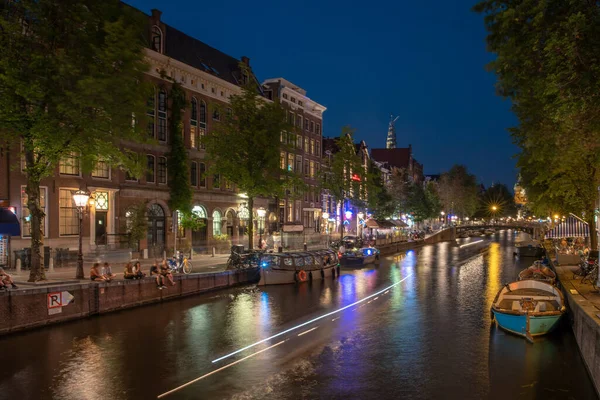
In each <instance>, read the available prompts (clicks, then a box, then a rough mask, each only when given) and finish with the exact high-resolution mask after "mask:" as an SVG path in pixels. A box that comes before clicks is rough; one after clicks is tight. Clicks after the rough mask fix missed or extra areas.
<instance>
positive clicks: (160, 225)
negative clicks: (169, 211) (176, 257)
mask: <svg viewBox="0 0 600 400" xmlns="http://www.w3.org/2000/svg"><path fill="white" fill-rule="evenodd" d="M146 238H147V240H148V253H150V256H151V257H162V253H163V251H164V249H165V211H164V210H163V208H162V207H161V206H160V205H159V204H156V203H154V204H150V206H149V207H148V233H147V236H146Z"/></svg>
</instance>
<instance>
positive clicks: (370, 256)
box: [340, 247, 380, 267]
mask: <svg viewBox="0 0 600 400" xmlns="http://www.w3.org/2000/svg"><path fill="white" fill-rule="evenodd" d="M379 256H380V252H379V250H378V249H376V248H375V247H363V248H360V249H351V250H346V252H345V253H344V254H341V255H340V264H341V265H342V266H345V267H360V266H363V265H366V264H372V263H374V262H376V261H379Z"/></svg>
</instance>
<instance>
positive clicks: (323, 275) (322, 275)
mask: <svg viewBox="0 0 600 400" xmlns="http://www.w3.org/2000/svg"><path fill="white" fill-rule="evenodd" d="M321 279H325V271H323V270H321Z"/></svg>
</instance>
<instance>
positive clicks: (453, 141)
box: [127, 0, 517, 188]
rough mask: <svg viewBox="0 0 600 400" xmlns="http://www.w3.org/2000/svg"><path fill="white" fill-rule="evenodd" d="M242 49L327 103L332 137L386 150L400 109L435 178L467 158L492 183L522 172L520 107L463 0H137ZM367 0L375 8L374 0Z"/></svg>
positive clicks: (402, 143)
mask: <svg viewBox="0 0 600 400" xmlns="http://www.w3.org/2000/svg"><path fill="white" fill-rule="evenodd" d="M127 3H129V4H131V5H133V6H135V7H137V8H139V9H141V10H142V11H144V12H145V13H147V14H149V13H150V10H151V9H152V8H157V9H159V10H161V11H162V12H163V16H162V19H163V21H165V22H166V23H167V24H169V25H172V26H174V27H175V28H177V29H179V30H181V31H183V32H185V33H187V34H189V35H191V36H193V37H195V38H197V39H199V40H201V41H203V42H205V43H207V44H208V45H210V46H212V47H215V48H217V49H219V50H221V51H223V52H225V53H227V54H229V55H231V56H234V57H236V58H240V57H241V56H243V55H245V56H248V57H250V63H251V66H252V68H253V70H254V72H255V73H256V75H257V77H258V79H259V80H260V81H263V80H265V79H267V78H275V77H283V78H286V79H287V80H289V81H291V82H293V83H294V84H296V85H298V86H300V87H302V88H304V89H305V90H306V91H307V95H308V97H310V98H312V99H313V100H315V101H317V102H318V103H320V104H323V105H324V106H326V107H327V111H326V112H325V114H324V124H323V125H324V126H323V133H324V136H330V137H332V136H338V135H339V133H340V129H341V127H342V126H344V125H350V126H351V127H353V128H355V129H356V138H357V139H364V140H365V141H366V142H367V144H368V145H369V147H371V148H375V147H385V139H386V134H387V125H388V122H389V117H390V114H394V115H399V116H400V118H399V119H398V121H397V122H396V134H397V140H398V147H406V146H408V144H409V143H410V144H412V147H413V154H414V156H415V158H416V159H417V160H418V161H419V162H421V163H422V164H423V165H424V169H425V173H426V174H437V173H440V172H443V171H445V170H448V169H449V168H450V167H451V166H452V165H453V164H456V163H461V164H465V165H467V167H468V169H469V170H470V171H471V172H472V173H474V174H475V175H477V177H478V179H479V180H480V182H481V183H483V184H484V185H486V186H489V185H491V184H492V183H494V182H496V183H497V182H501V183H506V184H508V186H509V187H511V188H512V185H513V183H514V181H515V177H516V169H515V160H514V158H513V155H514V154H515V153H516V152H517V148H516V147H515V146H514V145H513V144H512V143H511V138H510V136H509V134H508V132H507V131H506V128H508V127H510V126H511V125H514V124H516V119H515V117H514V116H513V115H512V114H511V113H510V103H509V102H508V101H505V100H503V99H501V98H499V97H497V96H496V95H495V93H494V83H495V79H496V78H495V76H494V75H493V74H492V73H489V72H486V70H485V64H486V63H487V62H489V61H490V60H491V59H492V55H491V54H489V53H487V52H486V49H485V29H484V26H483V20H482V17H481V16H480V15H477V14H475V13H473V12H471V11H470V8H471V6H472V5H473V4H474V1H472V0H456V1H441V0H438V1H435V2H428V1H389V0H388V1H374V2H372V3H370V2H367V3H365V2H362V1H361V2H352V1H330V0H328V1H312V0H309V1H303V2H296V3H293V2H292V3H290V2H285V1H274V2H267V1H253V2H247V1H244V2H242V1H237V0H235V1H233V0H229V1H212V2H211V1H189V0H127ZM365 4H368V6H365Z"/></svg>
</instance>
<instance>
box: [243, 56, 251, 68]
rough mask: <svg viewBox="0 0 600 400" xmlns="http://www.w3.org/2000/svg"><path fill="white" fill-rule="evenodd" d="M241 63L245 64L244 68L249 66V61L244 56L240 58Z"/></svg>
mask: <svg viewBox="0 0 600 400" xmlns="http://www.w3.org/2000/svg"><path fill="white" fill-rule="evenodd" d="M242 62H243V63H244V64H246V66H248V67H249V66H250V59H249V58H248V57H246V56H242Z"/></svg>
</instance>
